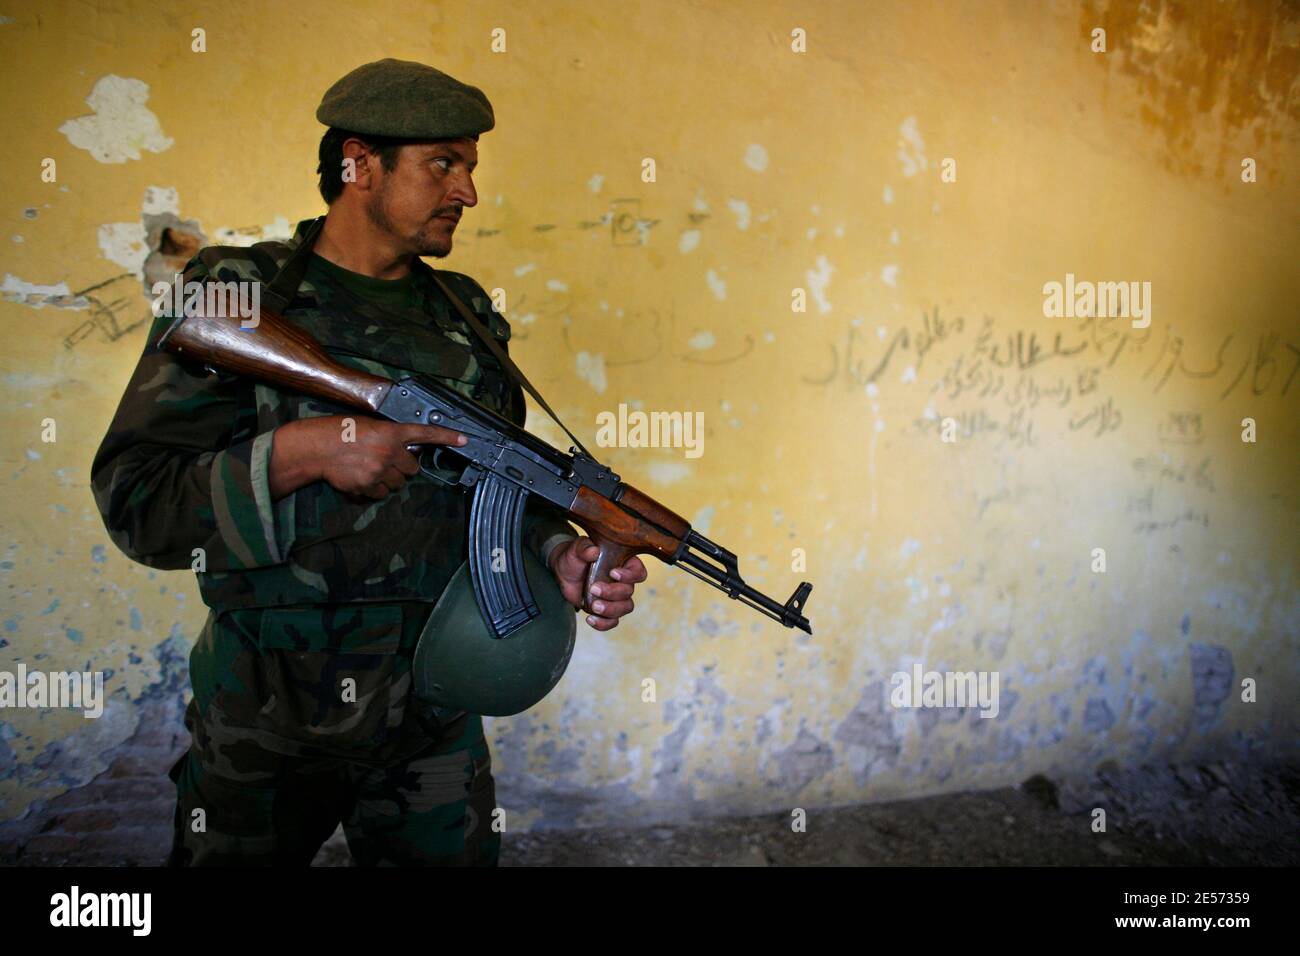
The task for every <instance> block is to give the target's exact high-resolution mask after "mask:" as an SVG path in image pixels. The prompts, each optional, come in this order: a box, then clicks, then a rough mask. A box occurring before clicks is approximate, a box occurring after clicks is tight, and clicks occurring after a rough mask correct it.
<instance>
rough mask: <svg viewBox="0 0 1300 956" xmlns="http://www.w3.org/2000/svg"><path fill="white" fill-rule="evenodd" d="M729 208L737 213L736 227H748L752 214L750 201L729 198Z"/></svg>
mask: <svg viewBox="0 0 1300 956" xmlns="http://www.w3.org/2000/svg"><path fill="white" fill-rule="evenodd" d="M727 208H728V209H730V210H731V211H732V212H733V213H735V215H736V228H737V229H748V228H749V219H750V216H751V215H752V214H751V213H750V211H749V203H747V202H745V200H743V199H728V200H727Z"/></svg>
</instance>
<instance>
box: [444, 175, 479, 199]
mask: <svg viewBox="0 0 1300 956" xmlns="http://www.w3.org/2000/svg"><path fill="white" fill-rule="evenodd" d="M445 202H446V203H447V204H451V203H456V204H457V205H460V206H477V205H478V193H477V192H476V191H475V190H474V180H473V179H471V178H470V177H469V176H468V175H465V176H460V177H457V179H456V181H455V182H454V183H453V184H452V187H451V189H449V190H448V191H447V196H446V199H445Z"/></svg>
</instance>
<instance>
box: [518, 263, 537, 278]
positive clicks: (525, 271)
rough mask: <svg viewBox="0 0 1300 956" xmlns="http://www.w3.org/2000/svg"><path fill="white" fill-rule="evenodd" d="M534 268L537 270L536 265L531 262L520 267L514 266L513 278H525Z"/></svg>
mask: <svg viewBox="0 0 1300 956" xmlns="http://www.w3.org/2000/svg"><path fill="white" fill-rule="evenodd" d="M536 268H537V266H536V264H535V263H532V262H529V263H527V264H526V265H522V266H515V276H516V277H518V276H526V275H528V273H530V272H532V271H533V270H534V269H536Z"/></svg>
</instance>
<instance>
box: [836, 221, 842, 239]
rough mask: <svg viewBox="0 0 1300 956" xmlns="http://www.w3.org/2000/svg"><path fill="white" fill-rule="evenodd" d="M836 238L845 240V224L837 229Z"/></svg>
mask: <svg viewBox="0 0 1300 956" xmlns="http://www.w3.org/2000/svg"><path fill="white" fill-rule="evenodd" d="M835 238H836V239H843V238H844V224H843V223H841V224H840V225H838V226H836V227H835Z"/></svg>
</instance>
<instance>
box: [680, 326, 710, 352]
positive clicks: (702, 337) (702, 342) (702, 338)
mask: <svg viewBox="0 0 1300 956" xmlns="http://www.w3.org/2000/svg"><path fill="white" fill-rule="evenodd" d="M686 344H687V345H689V346H690V347H691V348H693V349H697V350H700V351H703V350H704V349H711V348H713V346H714V345H716V344H717V340H716V339H715V338H714V337H713V333H712V332H709V331H707V330H706V331H704V332H696V333H695V334H694V335H692V336H691V337H690V340H689V341H688V342H687V343H686Z"/></svg>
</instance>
